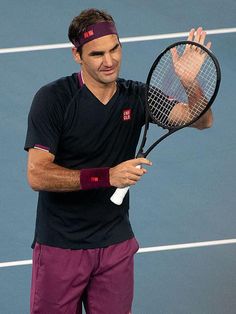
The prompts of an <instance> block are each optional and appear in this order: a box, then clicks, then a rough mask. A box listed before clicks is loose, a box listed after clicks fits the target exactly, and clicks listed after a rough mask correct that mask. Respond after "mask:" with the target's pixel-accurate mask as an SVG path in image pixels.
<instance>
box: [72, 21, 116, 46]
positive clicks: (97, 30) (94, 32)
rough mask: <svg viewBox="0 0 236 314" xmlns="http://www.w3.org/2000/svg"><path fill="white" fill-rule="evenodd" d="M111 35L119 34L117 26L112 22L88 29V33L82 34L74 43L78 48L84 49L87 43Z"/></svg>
mask: <svg viewBox="0 0 236 314" xmlns="http://www.w3.org/2000/svg"><path fill="white" fill-rule="evenodd" d="M110 34H116V35H117V36H118V34H117V30H116V27H115V24H113V23H111V22H100V23H97V24H93V25H90V26H88V27H87V29H86V31H85V32H83V33H80V34H79V36H78V39H77V40H76V41H75V42H74V45H75V47H76V48H80V47H82V46H83V45H84V44H86V43H87V42H89V41H91V40H94V39H96V38H100V37H103V36H106V35H110Z"/></svg>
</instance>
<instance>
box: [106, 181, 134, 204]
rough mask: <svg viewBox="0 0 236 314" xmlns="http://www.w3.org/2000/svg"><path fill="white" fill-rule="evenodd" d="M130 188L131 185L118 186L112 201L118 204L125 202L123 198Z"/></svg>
mask: <svg viewBox="0 0 236 314" xmlns="http://www.w3.org/2000/svg"><path fill="white" fill-rule="evenodd" d="M129 188H130V187H129V186H127V187H125V188H117V189H116V190H115V192H114V193H113V195H112V196H111V198H110V200H111V201H112V203H114V204H116V205H121V204H122V203H123V199H124V197H125V195H126V193H127V192H128V190H129Z"/></svg>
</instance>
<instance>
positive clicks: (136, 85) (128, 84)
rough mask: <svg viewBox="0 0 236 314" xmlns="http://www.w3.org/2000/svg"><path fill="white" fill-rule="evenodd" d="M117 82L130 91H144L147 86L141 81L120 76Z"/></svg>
mask: <svg viewBox="0 0 236 314" xmlns="http://www.w3.org/2000/svg"><path fill="white" fill-rule="evenodd" d="M117 83H118V85H119V86H120V87H121V88H122V89H124V90H126V91H130V92H132V91H135V92H137V91H140V92H142V91H143V90H144V88H145V83H143V82H140V81H134V80H126V79H123V78H118V80H117Z"/></svg>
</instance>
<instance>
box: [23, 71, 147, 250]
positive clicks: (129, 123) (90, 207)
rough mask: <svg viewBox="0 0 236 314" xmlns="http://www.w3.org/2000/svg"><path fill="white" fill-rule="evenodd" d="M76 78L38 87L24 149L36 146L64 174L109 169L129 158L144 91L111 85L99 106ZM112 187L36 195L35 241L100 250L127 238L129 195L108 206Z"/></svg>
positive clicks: (130, 84)
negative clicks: (49, 155) (106, 100)
mask: <svg viewBox="0 0 236 314" xmlns="http://www.w3.org/2000/svg"><path fill="white" fill-rule="evenodd" d="M78 84H79V83H78V79H77V74H73V75H72V76H68V77H64V78H61V79H59V80H57V81H55V82H52V83H50V84H48V85H46V86H44V87H42V88H41V89H40V90H39V91H38V92H37V94H36V95H35V97H34V99H33V103H32V106H31V110H30V113H29V117H28V131H27V137H26V143H25V149H26V150H28V149H29V148H33V147H40V148H42V149H46V150H48V151H49V152H51V153H52V154H54V155H55V161H54V162H55V163H56V164H58V165H60V166H63V167H66V168H69V169H84V168H95V167H112V166H115V165H117V164H119V163H120V162H122V161H125V160H128V159H131V158H134V157H135V150H136V146H137V143H138V139H139V136H140V131H141V128H142V125H143V124H144V89H145V85H144V84H142V83H139V82H134V81H126V80H123V79H118V80H117V91H116V93H115V94H114V96H113V97H112V99H111V100H110V101H109V103H108V104H106V105H103V104H102V103H101V102H100V101H99V100H98V99H97V98H96V97H95V96H94V95H93V94H92V93H91V92H90V90H89V89H88V88H87V87H86V85H83V86H78ZM114 190H115V188H113V187H111V188H106V189H105V188H101V189H96V190H95V189H94V190H88V191H76V192H65V193H64V192H63V193H61V192H60V193H56V192H46V191H43V192H39V198H38V207H37V218H36V228H35V239H34V242H35V241H37V242H39V243H43V244H47V245H51V246H56V247H62V248H71V249H81V248H84V249H86V248H100V247H106V246H109V245H111V244H115V243H119V242H122V241H124V240H127V239H129V238H132V237H133V231H132V228H131V225H130V221H129V214H128V211H129V194H127V195H126V197H125V199H124V202H123V204H122V205H115V204H113V203H112V202H111V201H110V197H111V195H112V194H113V192H114Z"/></svg>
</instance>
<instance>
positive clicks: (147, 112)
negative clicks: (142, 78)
mask: <svg viewBox="0 0 236 314" xmlns="http://www.w3.org/2000/svg"><path fill="white" fill-rule="evenodd" d="M188 44H189V45H194V46H197V47H199V48H201V49H202V50H204V51H205V52H206V53H207V54H208V55H209V56H210V57H211V59H212V61H213V63H214V64H215V67H216V72H217V75H216V77H217V79H216V86H215V90H214V93H213V95H212V97H211V98H210V99H209V101H208V103H207V105H206V107H205V109H204V110H203V111H202V112H201V114H200V115H199V116H196V117H195V119H193V120H191V121H190V122H189V123H186V124H184V125H182V126H179V127H173V128H171V127H170V128H167V127H164V126H163V125H162V124H161V123H159V122H158V121H156V120H155V118H153V116H152V113H151V111H150V110H149V106H148V91H149V85H150V81H151V78H152V73H153V71H154V70H155V68H156V66H157V64H158V63H159V61H160V59H161V58H162V56H163V55H164V54H166V53H167V51H169V50H171V49H172V48H174V47H176V46H180V45H188ZM220 82H221V70H220V65H219V62H218V60H217V58H216V57H215V55H214V54H213V53H212V51H211V50H210V49H207V48H206V47H205V46H203V45H201V44H199V43H197V42H195V41H189V40H183V41H178V42H175V43H173V44H171V45H169V46H168V47H167V48H166V49H164V50H163V51H162V52H161V53H160V54H159V55H158V57H157V58H156V60H155V61H154V62H153V64H152V66H151V69H150V71H149V73H148V76H147V80H146V89H145V127H144V131H143V138H142V141H141V144H140V148H139V150H138V153H137V156H136V157H147V155H148V154H149V153H150V152H151V151H152V150H153V149H154V148H155V147H156V146H157V145H158V144H159V143H160V142H162V141H163V140H164V139H165V138H166V137H168V136H169V135H171V134H173V133H175V132H176V131H178V130H180V129H183V128H185V127H188V126H189V125H191V124H193V123H195V122H196V121H197V120H198V119H199V118H200V117H202V116H203V115H204V114H205V113H206V111H207V110H208V109H209V108H210V107H211V105H212V104H213V102H214V100H215V98H216V96H217V93H218V90H219V87H220ZM150 118H152V120H153V121H154V124H157V125H158V126H160V127H162V128H163V129H167V130H168V132H167V133H165V134H164V135H163V136H161V137H160V138H159V139H158V140H157V141H155V142H154V143H153V144H152V145H151V146H150V147H149V148H148V149H147V150H146V151H145V152H144V151H143V149H144V146H145V143H146V139H147V132H148V128H149V123H150Z"/></svg>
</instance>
